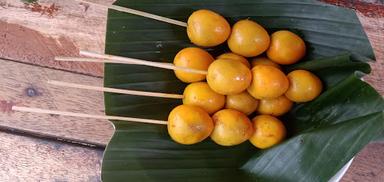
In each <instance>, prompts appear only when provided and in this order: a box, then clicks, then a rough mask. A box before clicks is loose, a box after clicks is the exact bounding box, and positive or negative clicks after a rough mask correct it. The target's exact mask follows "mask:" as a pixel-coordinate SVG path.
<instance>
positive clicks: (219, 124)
mask: <svg viewBox="0 0 384 182" xmlns="http://www.w3.org/2000/svg"><path fill="white" fill-rule="evenodd" d="M212 119H213V122H214V125H215V127H214V129H213V132H212V134H211V139H212V140H213V141H214V142H215V143H217V144H219V145H222V146H233V145H238V144H240V143H243V142H244V141H246V140H248V139H249V138H250V137H251V136H252V134H253V131H254V130H253V127H252V123H251V121H250V120H249V118H248V117H247V116H246V115H245V114H243V113H241V112H239V111H236V110H233V109H224V110H221V111H219V112H217V113H215V114H214V115H213V116H212Z"/></svg>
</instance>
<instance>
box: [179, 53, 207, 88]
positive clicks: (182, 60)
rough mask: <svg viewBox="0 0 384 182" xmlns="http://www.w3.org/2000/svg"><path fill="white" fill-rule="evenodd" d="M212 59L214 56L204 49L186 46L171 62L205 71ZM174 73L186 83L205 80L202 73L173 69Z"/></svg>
mask: <svg viewBox="0 0 384 182" xmlns="http://www.w3.org/2000/svg"><path fill="white" fill-rule="evenodd" d="M213 61H214V58H213V57H212V56H211V54H209V53H208V52H207V51H205V50H204V49H200V48H197V47H188V48H184V49H182V50H181V51H179V52H178V53H177V54H176V56H175V58H174V60H173V64H174V65H175V66H179V67H185V68H191V69H196V70H202V71H206V70H208V67H209V65H210V64H211V63H212V62H213ZM175 74H176V77H177V78H178V79H180V80H181V81H182V82H186V83H192V82H198V81H202V80H205V75H204V74H197V73H189V72H185V71H182V70H175Z"/></svg>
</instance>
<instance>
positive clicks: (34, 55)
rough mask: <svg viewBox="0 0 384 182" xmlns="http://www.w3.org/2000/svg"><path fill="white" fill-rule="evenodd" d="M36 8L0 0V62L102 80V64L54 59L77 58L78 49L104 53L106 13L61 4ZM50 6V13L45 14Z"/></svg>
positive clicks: (49, 0)
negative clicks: (83, 74)
mask: <svg viewBox="0 0 384 182" xmlns="http://www.w3.org/2000/svg"><path fill="white" fill-rule="evenodd" d="M113 1H114V0H97V1H96V2H101V3H107V4H111V3H112V2H113ZM38 5H39V6H41V7H40V9H39V8H37V7H39V6H37V7H36V6H35V5H33V4H25V3H24V2H23V1H21V0H0V42H1V43H0V58H8V59H12V60H17V61H22V62H27V63H32V64H37V65H42V66H46V67H50V68H58V69H65V70H70V71H74V72H79V73H85V74H89V75H94V76H102V75H103V66H102V64H82V63H57V62H55V61H53V57H54V56H57V55H67V56H73V55H77V54H78V50H79V49H85V50H90V51H95V52H104V42H105V40H104V39H105V26H106V16H107V9H106V8H102V7H89V6H88V5H87V4H83V3H79V2H76V1H60V0H45V1H38ZM34 6H35V7H34ZM51 6H54V8H53V9H54V10H52V13H51V14H49V13H46V12H45V11H44V9H47V8H49V7H51ZM25 40H28V41H25Z"/></svg>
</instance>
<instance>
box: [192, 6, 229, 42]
mask: <svg viewBox="0 0 384 182" xmlns="http://www.w3.org/2000/svg"><path fill="white" fill-rule="evenodd" d="M187 24H188V26H187V34H188V37H189V39H190V40H191V42H192V43H194V44H196V45H198V46H203V47H213V46H217V45H219V44H221V43H224V42H225V41H226V40H227V39H228V37H229V35H230V33H231V26H230V25H229V23H228V22H227V20H225V18H224V17H222V16H221V15H219V14H217V13H215V12H213V11H210V10H206V9H201V10H197V11H195V12H193V13H192V14H191V16H189V18H188V22H187Z"/></svg>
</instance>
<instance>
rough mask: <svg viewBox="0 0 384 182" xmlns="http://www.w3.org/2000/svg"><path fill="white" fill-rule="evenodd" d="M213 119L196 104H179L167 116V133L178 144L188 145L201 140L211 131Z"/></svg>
mask: <svg viewBox="0 0 384 182" xmlns="http://www.w3.org/2000/svg"><path fill="white" fill-rule="evenodd" d="M213 127H214V126H213V121H212V119H211V117H210V116H209V115H208V113H207V112H205V111H204V110H203V109H201V108H199V107H197V106H188V105H180V106H177V107H175V108H174V109H173V110H172V111H171V113H170V114H169V116H168V133H169V135H170V136H171V138H172V139H173V140H174V141H176V142H177V143H180V144H185V145H190V144H195V143H198V142H201V141H203V140H204V139H206V138H207V137H209V135H210V134H211V133H212V130H213Z"/></svg>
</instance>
